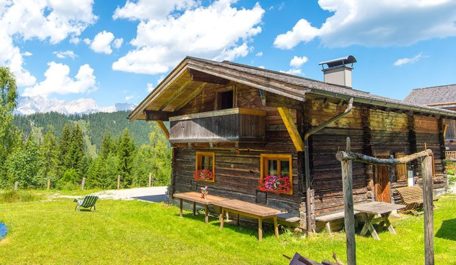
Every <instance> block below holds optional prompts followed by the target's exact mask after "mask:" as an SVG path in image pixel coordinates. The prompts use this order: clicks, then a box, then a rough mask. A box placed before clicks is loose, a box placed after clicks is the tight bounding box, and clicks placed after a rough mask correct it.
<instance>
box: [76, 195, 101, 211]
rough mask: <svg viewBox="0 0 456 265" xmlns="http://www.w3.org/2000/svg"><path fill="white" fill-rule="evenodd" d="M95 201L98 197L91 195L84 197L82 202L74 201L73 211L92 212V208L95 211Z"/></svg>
mask: <svg viewBox="0 0 456 265" xmlns="http://www.w3.org/2000/svg"><path fill="white" fill-rule="evenodd" d="M97 200H98V197H97V196H93V195H88V196H85V197H84V199H82V200H77V199H74V202H75V203H76V207H75V208H74V210H75V211H76V210H78V209H79V210H81V208H85V209H89V210H92V208H93V210H94V211H95V210H96V208H95V203H97Z"/></svg>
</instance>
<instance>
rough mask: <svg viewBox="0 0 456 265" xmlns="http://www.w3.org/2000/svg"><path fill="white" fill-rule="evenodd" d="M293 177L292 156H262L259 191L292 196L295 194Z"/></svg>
mask: <svg viewBox="0 0 456 265" xmlns="http://www.w3.org/2000/svg"><path fill="white" fill-rule="evenodd" d="M292 176H293V171H292V157H291V155H285V154H262V155H261V157H260V181H259V186H258V189H259V190H261V191H266V192H273V193H282V194H289V195H291V194H293V179H292Z"/></svg>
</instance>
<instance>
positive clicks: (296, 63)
mask: <svg viewBox="0 0 456 265" xmlns="http://www.w3.org/2000/svg"><path fill="white" fill-rule="evenodd" d="M308 60H309V58H307V57H306V56H301V57H299V56H294V57H293V58H292V59H291V61H290V66H291V67H293V68H299V67H301V66H302V65H303V64H305V63H307V61H308Z"/></svg>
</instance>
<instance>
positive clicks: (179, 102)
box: [166, 83, 207, 111]
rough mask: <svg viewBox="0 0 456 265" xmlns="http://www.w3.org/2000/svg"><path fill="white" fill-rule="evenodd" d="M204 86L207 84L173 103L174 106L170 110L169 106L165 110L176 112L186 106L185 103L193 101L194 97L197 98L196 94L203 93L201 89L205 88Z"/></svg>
mask: <svg viewBox="0 0 456 265" xmlns="http://www.w3.org/2000/svg"><path fill="white" fill-rule="evenodd" d="M206 85H207V83H202V84H201V85H199V86H198V87H197V88H195V89H194V90H193V91H192V92H190V93H189V94H188V95H186V97H184V98H182V99H179V100H176V102H174V104H175V106H174V107H172V108H171V106H169V107H168V108H166V110H169V111H176V110H179V109H181V108H182V107H184V106H185V105H187V103H189V102H190V101H191V100H192V99H194V98H195V97H196V96H198V94H199V93H201V91H203V89H204V88H205V87H206ZM174 104H173V105H174Z"/></svg>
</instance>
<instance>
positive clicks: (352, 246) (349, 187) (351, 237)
mask: <svg viewBox="0 0 456 265" xmlns="http://www.w3.org/2000/svg"><path fill="white" fill-rule="evenodd" d="M346 149H347V150H346V151H347V152H350V137H347V147H346ZM341 166H342V186H343V190H344V214H345V217H344V225H345V236H346V243H347V264H348V265H355V264H356V241H355V214H354V209H353V180H352V179H353V176H352V161H351V160H342V161H341Z"/></svg>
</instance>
